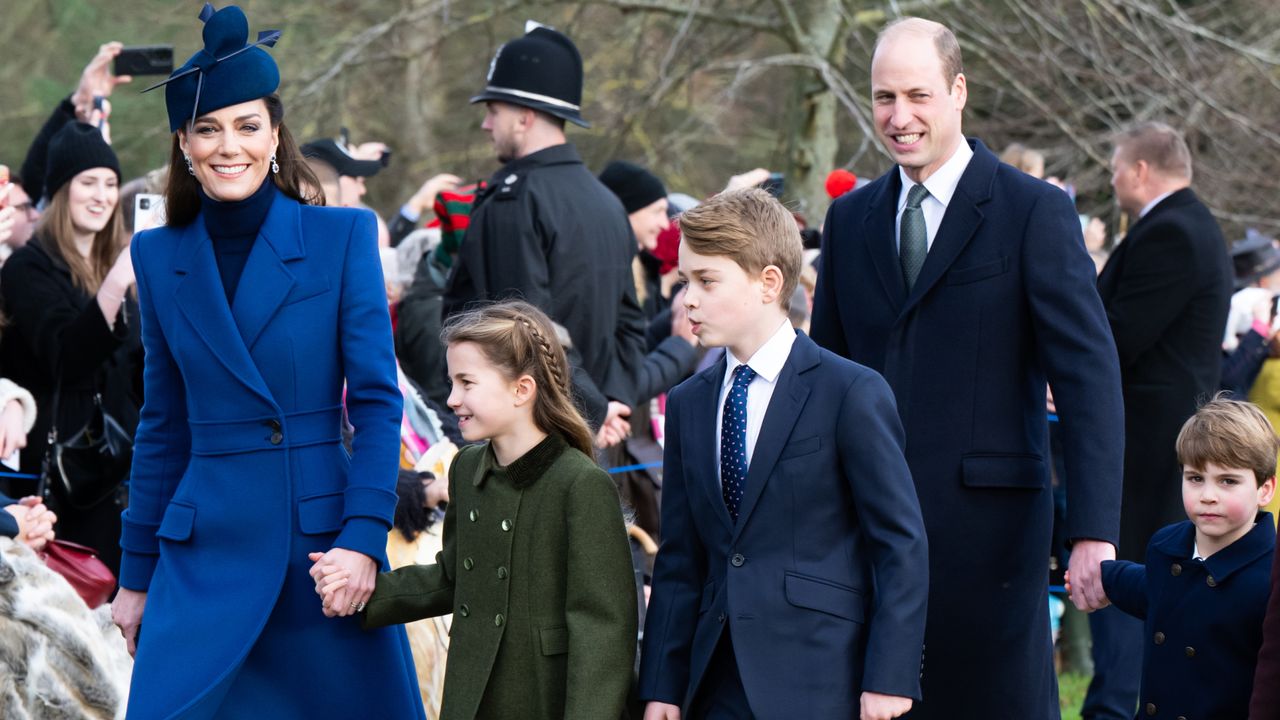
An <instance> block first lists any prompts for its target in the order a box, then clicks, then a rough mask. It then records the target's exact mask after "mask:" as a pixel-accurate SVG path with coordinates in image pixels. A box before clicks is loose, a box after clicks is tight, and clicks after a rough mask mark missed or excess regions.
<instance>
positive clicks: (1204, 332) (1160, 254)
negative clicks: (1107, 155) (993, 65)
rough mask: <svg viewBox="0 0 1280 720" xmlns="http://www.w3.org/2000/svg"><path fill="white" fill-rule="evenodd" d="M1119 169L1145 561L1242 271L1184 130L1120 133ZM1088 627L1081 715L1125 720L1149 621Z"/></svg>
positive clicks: (1119, 265)
mask: <svg viewBox="0 0 1280 720" xmlns="http://www.w3.org/2000/svg"><path fill="white" fill-rule="evenodd" d="M1111 170H1112V176H1111V184H1112V187H1113V188H1114V189H1115V193H1116V201H1117V203H1118V204H1119V205H1120V209H1121V210H1123V211H1124V212H1125V213H1127V214H1129V216H1130V217H1132V218H1133V219H1134V223H1133V225H1132V227H1131V228H1130V230H1129V234H1128V236H1127V237H1126V238H1125V240H1124V241H1123V242H1121V243H1120V245H1119V247H1117V248H1116V249H1115V252H1113V253H1112V254H1111V257H1110V259H1108V260H1107V265H1106V267H1104V268H1103V269H1102V274H1101V275H1100V276H1099V277H1098V292H1099V293H1100V294H1101V296H1102V303H1103V305H1104V306H1105V307H1106V311H1107V320H1108V321H1110V323H1111V332H1112V334H1113V335H1114V336H1115V341H1116V349H1117V351H1118V352H1119V355H1120V377H1121V382H1122V384H1123V388H1124V412H1125V454H1124V493H1123V496H1122V497H1123V502H1122V505H1121V507H1122V511H1121V515H1120V546H1119V557H1121V558H1124V559H1128V560H1134V561H1140V560H1142V558H1143V555H1144V553H1146V550H1147V544H1148V543H1149V542H1150V541H1151V537H1152V535H1154V534H1155V532H1156V531H1157V530H1159V529H1160V528H1162V527H1164V526H1166V525H1169V524H1171V523H1174V522H1177V521H1178V520H1180V519H1181V518H1183V517H1185V515H1184V513H1183V509H1182V494H1181V488H1182V468H1181V466H1179V465H1178V457H1177V454H1176V453H1175V452H1174V441H1176V440H1177V438H1178V430H1179V429H1181V428H1182V424H1183V423H1184V422H1186V420H1187V418H1189V417H1191V416H1192V415H1193V414H1194V413H1195V411H1196V406H1197V403H1199V402H1203V401H1205V400H1207V399H1209V397H1210V396H1211V395H1212V394H1213V393H1214V391H1216V390H1217V389H1218V380H1219V372H1220V370H1221V364H1222V334H1223V331H1224V329H1225V327H1226V323H1227V312H1228V310H1229V306H1230V303H1231V292H1232V270H1231V260H1230V258H1229V257H1228V256H1227V243H1226V241H1225V240H1224V239H1223V237H1222V231H1221V230H1220V229H1219V228H1218V223H1217V221H1216V220H1214V219H1213V215H1212V214H1211V213H1210V212H1209V208H1207V207H1205V205H1204V203H1202V202H1200V200H1199V198H1197V197H1196V194H1195V192H1193V191H1192V190H1191V187H1190V185H1191V153H1190V151H1189V150H1188V148H1187V144H1186V142H1185V141H1184V140H1183V138H1182V135H1181V134H1180V133H1178V131H1176V130H1174V129H1173V128H1171V127H1169V126H1168V125H1164V124H1162V123H1144V124H1141V125H1137V126H1135V127H1133V128H1131V129H1128V130H1126V131H1124V132H1122V133H1120V134H1119V135H1118V136H1117V138H1116V146H1115V150H1114V152H1113V154H1112V157H1111ZM1089 624H1090V627H1091V628H1092V630H1093V656H1094V666H1095V673H1094V678H1093V680H1092V682H1091V683H1090V685H1089V692H1088V694H1087V696H1086V697H1085V702H1084V706H1083V708H1082V711H1081V714H1082V715H1083V716H1084V717H1085V718H1096V719H1097V720H1102V719H1104V718H1105V719H1106V720H1127V719H1128V718H1130V717H1132V716H1133V708H1134V705H1135V703H1136V702H1137V698H1138V689H1139V684H1140V681H1141V671H1142V648H1143V645H1144V643H1145V642H1146V638H1145V635H1144V633H1143V632H1142V623H1141V622H1140V621H1138V620H1137V619H1135V618H1132V617H1130V616H1128V615H1125V614H1124V613H1122V612H1120V611H1119V610H1118V609H1114V608H1108V609H1106V610H1103V611H1101V612H1099V613H1097V614H1095V615H1093V616H1091V618H1090V623H1089Z"/></svg>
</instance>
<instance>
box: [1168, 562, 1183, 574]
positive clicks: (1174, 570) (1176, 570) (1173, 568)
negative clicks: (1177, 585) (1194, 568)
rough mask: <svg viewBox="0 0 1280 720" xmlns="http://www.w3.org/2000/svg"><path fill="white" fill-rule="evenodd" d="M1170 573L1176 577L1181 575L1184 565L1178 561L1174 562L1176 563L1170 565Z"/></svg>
mask: <svg viewBox="0 0 1280 720" xmlns="http://www.w3.org/2000/svg"><path fill="white" fill-rule="evenodd" d="M1169 574H1170V575H1173V576H1174V577H1177V576H1179V575H1181V574H1182V566H1181V565H1179V564H1178V563H1174V564H1172V565H1170V566H1169Z"/></svg>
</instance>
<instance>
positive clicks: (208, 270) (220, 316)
mask: <svg viewBox="0 0 1280 720" xmlns="http://www.w3.org/2000/svg"><path fill="white" fill-rule="evenodd" d="M179 242H180V243H181V247H180V248H179V249H178V252H177V255H176V257H177V258H178V261H177V263H176V265H175V268H174V269H175V271H176V272H177V273H178V274H179V275H182V276H183V278H182V279H181V280H179V281H178V282H177V287H176V288H175V289H174V300H175V301H176V304H177V306H178V310H179V311H180V312H181V313H182V314H183V315H184V316H185V317H186V318H187V321H188V322H189V323H191V326H192V327H193V328H194V329H195V331H196V334H197V335H199V336H200V338H201V339H202V340H204V342H205V344H206V345H208V346H209V349H210V350H211V351H212V352H213V355H214V357H216V358H218V360H219V361H220V362H221V363H222V364H223V365H224V366H226V368H227V370H229V371H230V372H231V374H232V375H234V376H236V378H238V379H239V380H240V381H241V382H242V383H244V384H245V386H246V387H247V388H249V389H250V390H252V391H253V392H255V393H257V394H258V395H260V396H262V397H263V398H264V399H265V400H267V402H269V403H272V404H273V405H274V403H275V401H274V400H273V399H272V397H271V391H270V390H269V389H268V388H267V383H266V381H265V380H263V379H262V374H261V373H259V372H258V368H257V366H256V365H254V363H253V359H252V358H251V357H250V356H249V349H248V347H247V346H246V345H245V342H244V340H243V338H241V336H240V331H239V330H238V329H237V327H236V323H235V320H234V318H232V315H231V308H230V307H228V306H227V301H226V291H225V290H224V289H223V287H222V278H221V277H220V276H219V275H218V264H217V260H216V259H214V256H213V241H212V240H210V239H209V233H208V231H206V230H205V227H204V217H203V216H198V217H196V219H195V220H194V221H193V222H192V223H191V224H190V225H188V226H187V228H186V231H185V232H183V234H182V238H181V239H180V240H179ZM242 284H243V283H242Z"/></svg>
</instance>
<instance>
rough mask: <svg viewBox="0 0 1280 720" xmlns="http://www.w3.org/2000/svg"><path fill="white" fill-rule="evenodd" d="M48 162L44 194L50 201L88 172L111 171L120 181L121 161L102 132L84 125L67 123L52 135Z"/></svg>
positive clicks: (46, 160) (46, 161)
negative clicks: (75, 178) (72, 180)
mask: <svg viewBox="0 0 1280 720" xmlns="http://www.w3.org/2000/svg"><path fill="white" fill-rule="evenodd" d="M45 163H46V164H45V173H44V194H45V197H48V198H52V197H53V196H54V194H55V193H57V192H58V191H59V190H61V189H62V186H63V185H66V184H67V182H69V181H70V180H71V178H73V177H75V176H76V175H79V174H80V173H82V172H84V171H85V170H91V169H93V168H100V167H104V168H110V169H111V170H113V171H115V174H116V179H117V180H119V179H120V160H119V159H117V158H116V153H115V151H114V150H112V149H111V146H110V145H108V144H107V141H106V140H103V139H102V131H101V130H99V129H98V128H96V127H94V126H92V125H87V124H85V123H82V122H73V123H68V124H66V125H64V126H63V127H62V129H61V130H59V131H58V132H57V133H56V134H55V135H54V136H53V139H52V140H50V141H49V154H48V156H47V158H46V159H45Z"/></svg>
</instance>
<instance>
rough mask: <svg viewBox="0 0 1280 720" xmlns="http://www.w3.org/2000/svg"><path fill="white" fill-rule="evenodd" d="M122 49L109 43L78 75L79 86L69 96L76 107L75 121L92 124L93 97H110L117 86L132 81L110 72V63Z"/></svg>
mask: <svg viewBox="0 0 1280 720" xmlns="http://www.w3.org/2000/svg"><path fill="white" fill-rule="evenodd" d="M123 49H124V44H123V43H118V42H109V43H106V44H105V45H102V46H101V47H99V48H98V54H97V55H94V56H93V59H92V60H90V61H89V64H88V65H85V66H84V71H82V72H81V73H80V85H79V86H77V87H76V91H75V93H74V94H72V95H71V104H72V105H75V106H76V119H78V120H79V121H80V122H84V123H89V124H91V125H92V124H94V123H93V121H94V116H93V110H94V107H93V100H94V98H95V97H102V98H105V97H110V96H111V91H113V90H115V89H116V86H117V85H120V84H122V83H127V82H130V81H132V80H133V78H132V77H130V76H128V75H120V76H117V75H116V74H115V73H113V72H112V71H111V61H113V60H115V59H116V56H117V55H119V54H120V51H121V50H123Z"/></svg>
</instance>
